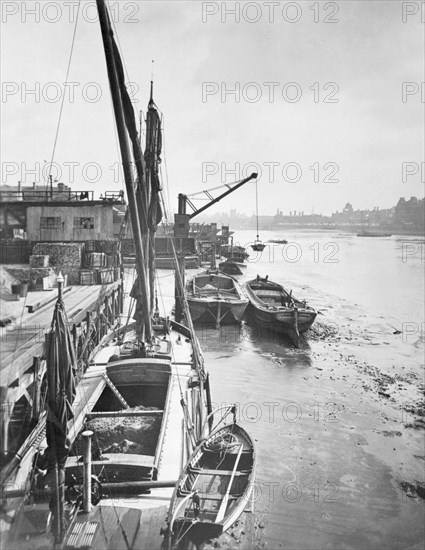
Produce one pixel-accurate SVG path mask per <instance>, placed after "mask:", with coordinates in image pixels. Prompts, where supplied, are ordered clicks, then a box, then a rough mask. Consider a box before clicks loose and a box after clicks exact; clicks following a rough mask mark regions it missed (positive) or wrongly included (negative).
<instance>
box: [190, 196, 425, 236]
mask: <svg viewBox="0 0 425 550" xmlns="http://www.w3.org/2000/svg"><path fill="white" fill-rule="evenodd" d="M424 206H425V199H417V198H416V197H411V198H410V199H409V200H408V201H406V200H405V199H404V198H400V200H399V201H398V203H397V205H396V206H393V207H392V208H387V209H380V208H379V207H378V206H376V207H374V208H373V209H372V210H370V209H366V210H354V208H353V206H352V205H351V204H350V203H349V202H348V203H347V204H346V205H345V206H344V208H343V209H342V211H341V212H334V213H333V214H332V215H331V216H323V215H321V214H305V213H304V212H303V211H295V210H294V211H290V212H289V214H284V213H283V212H282V210H280V209H279V208H278V209H277V211H276V214H275V215H274V216H259V225H260V228H261V229H264V230H273V229H279V228H288V229H291V228H293V229H302V228H305V229H346V230H347V231H356V230H358V229H365V228H368V227H370V228H376V229H382V230H385V231H391V232H394V233H397V232H399V233H411V234H423V233H424V232H425V226H424V224H425V212H424ZM201 219H202V220H203V221H205V222H207V221H209V220H212V219H214V220H215V221H216V222H217V223H224V224H230V228H231V229H254V228H255V227H256V218H255V216H254V214H253V215H251V216H247V215H246V214H241V213H238V212H237V211H236V210H235V209H232V210H231V211H230V215H229V214H227V213H222V214H210V215H209V216H203V217H202V218H201Z"/></svg>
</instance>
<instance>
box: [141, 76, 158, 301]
mask: <svg viewBox="0 0 425 550" xmlns="http://www.w3.org/2000/svg"><path fill="white" fill-rule="evenodd" d="M161 149H162V134H161V120H160V117H159V113H158V110H157V108H156V105H155V102H154V100H153V81H152V80H151V93H150V99H149V104H148V112H147V115H146V149H145V163H146V182H147V187H148V189H150V202H149V208H148V226H149V282H150V307H151V311H153V308H154V296H155V232H156V228H157V227H158V225H159V223H160V221H161V219H162V208H161V203H160V200H159V193H160V191H161V185H160V182H159V164H160V162H161Z"/></svg>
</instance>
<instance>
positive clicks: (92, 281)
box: [80, 269, 97, 285]
mask: <svg viewBox="0 0 425 550" xmlns="http://www.w3.org/2000/svg"><path fill="white" fill-rule="evenodd" d="M96 284H97V273H96V271H95V270H94V269H82V270H81V271H80V285H96Z"/></svg>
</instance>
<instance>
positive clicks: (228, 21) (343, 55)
mask: <svg viewBox="0 0 425 550" xmlns="http://www.w3.org/2000/svg"><path fill="white" fill-rule="evenodd" d="M109 4H110V6H111V9H112V16H113V19H114V20H115V27H116V31H117V35H118V39H119V43H120V47H121V51H122V54H123V56H124V63H125V66H126V69H127V73H128V79H129V81H131V82H133V83H134V84H133V85H132V88H131V91H132V96H133V98H134V100H135V102H134V106H135V108H136V111H139V110H140V109H142V110H143V111H145V110H146V105H147V101H148V99H149V81H150V78H151V60H152V59H154V60H155V64H154V81H155V93H154V95H155V100H156V103H157V104H158V106H159V108H160V110H161V111H162V112H163V114H164V121H165V130H164V133H165V135H164V138H165V160H166V164H167V168H168V170H167V172H168V185H169V196H170V199H171V207H172V209H176V208H177V194H178V193H179V192H183V193H193V192H195V191H200V190H203V189H208V188H210V187H214V186H217V185H220V184H221V183H222V182H232V181H234V180H236V179H240V178H242V177H244V176H245V174H246V172H248V173H251V172H252V171H255V168H256V165H257V169H259V173H260V178H259V183H258V185H259V192H260V197H261V198H260V205H259V210H260V213H261V214H274V213H275V212H276V210H277V209H280V210H282V211H283V212H284V213H288V212H289V211H290V210H297V211H305V212H306V213H310V212H312V211H314V212H315V213H323V214H328V213H331V212H332V211H335V210H341V208H342V207H343V206H344V204H345V203H346V202H347V201H350V202H351V203H352V204H353V206H354V208H373V207H374V206H380V207H382V208H385V207H390V206H392V205H394V204H395V203H396V201H397V200H398V198H399V197H400V196H405V197H406V198H410V197H411V196H412V195H416V196H418V197H422V196H423V194H424V190H423V188H424V183H423V174H422V177H421V173H420V167H421V163H422V162H423V161H424V158H423V157H424V153H423V150H424V103H423V101H424V96H423V94H424V93H425V91H424V90H423V89H422V100H421V82H423V81H424V80H425V78H424V23H423V21H421V13H420V12H419V10H420V2H418V3H415V2H404V3H403V2H399V1H387V2H385V1H382V2H380V1H367V2H366V1H365V2H362V1H354V2H345V1H344V2H316V3H315V2H313V1H308V2H304V1H302V2H290V3H288V2H266V3H262V2H248V3H246V2H227V3H226V6H227V10H228V11H229V12H228V13H226V11H225V8H224V7H223V5H224V4H223V3H222V2H218V3H217V2H198V1H191V2H176V1H172V2H161V1H143V2H127V1H120V2H117V1H115V2H113V1H111V2H109ZM77 5H78V2H77V0H75V1H70V2H53V1H52V2H48V1H41V2H20V1H19V2H14V1H10V2H8V1H2V38H1V46H2V59H1V61H2V81H3V84H2V103H1V108H2V123H1V130H2V148H1V153H2V171H3V174H2V183H7V184H16V183H17V181H18V180H21V181H23V182H24V183H26V184H29V185H30V184H31V183H32V182H33V181H37V183H42V182H43V174H42V173H41V168H43V164H44V162H45V161H47V162H50V159H51V156H52V150H53V144H54V141H55V134H56V128H57V125H58V119H59V111H60V101H59V99H60V94H62V93H65V98H66V99H65V103H64V109H63V115H62V120H61V124H60V129H59V134H58V141H57V147H56V153H55V158H54V160H55V162H56V163H58V165H60V167H61V177H60V180H61V181H63V182H64V183H66V184H71V185H72V187H73V188H75V189H79V190H83V189H88V190H91V189H93V190H94V191H95V192H96V194H100V193H102V192H103V191H104V190H106V189H108V190H114V189H117V190H119V189H121V188H122V187H123V185H122V182H121V180H120V179H119V178H117V175H116V166H117V163H118V162H119V155H118V150H117V144H116V138H115V129H114V122H113V116H112V107H111V100H110V95H109V88H108V84H107V76H106V67H105V61H104V55H103V49H102V40H101V34H100V29H99V25H98V23H97V22H96V21H94V20H95V18H96V13H95V4H94V2H93V1H90V2H86V1H85V0H82V3H81V7H80V16H79V20H78V26H77V31H76V40H75V46H74V52H73V56H72V63H71V70H70V75H69V81H70V82H72V83H74V84H72V85H71V86H68V87H67V88H64V82H65V76H66V70H67V63H68V58H69V54H70V49H71V43H72V36H73V32H74V27H75V18H76V17H75V16H76V12H77ZM232 8H233V10H236V15H235V13H233V14H232V13H230V11H231V9H232ZM417 9H418V13H415V11H416V10H417ZM403 10H404V11H403ZM423 17H424V15H423V14H422V19H423ZM236 18H237V19H238V21H235V19H236ZM325 19H326V22H325ZM403 82H405V83H410V84H405V85H404V88H405V97H404V101H403V95H402V94H403ZM232 89H233V90H236V94H235V93H233V94H232V93H231V90H232ZM31 90H33V91H34V90H35V91H36V94H34V93H31V92H30V91H31ZM65 163H67V164H65ZM403 163H409V164H407V165H406V164H405V165H404V166H405V170H407V172H408V173H407V174H406V175H405V177H404V178H403V173H402V170H403ZM72 165H73V166H74V170H72V169H71V166H72ZM97 167H100V169H101V170H100V169H99V168H97ZM417 168H418V169H419V170H418V171H417V173H414V172H415V171H416V169H417ZM34 169H35V170H36V174H35V175H33V174H31V173H29V172H27V173H25V170H27V171H31V170H34ZM73 171H74V173H72V172H73ZM235 171H236V173H235ZM163 172H164V175H165V165H164V164H163ZM409 172H410V173H409ZM44 174H46V171H44ZM53 174H54V175H56V172H55V170H54V171H53ZM403 179H404V180H405V181H403ZM96 180H98V181H96ZM164 183H166V182H164ZM254 201H255V185H254V184H253V183H252V182H250V183H248V184H247V185H246V186H245V187H244V188H243V189H242V190H240V191H236V192H235V194H234V195H231V196H230V197H229V198H227V199H224V200H223V201H222V202H221V203H220V204H219V205H218V206H217V210H219V211H228V210H230V208H237V209H238V210H239V211H241V212H246V213H247V214H251V213H252V212H253V211H254V209H255V203H254Z"/></svg>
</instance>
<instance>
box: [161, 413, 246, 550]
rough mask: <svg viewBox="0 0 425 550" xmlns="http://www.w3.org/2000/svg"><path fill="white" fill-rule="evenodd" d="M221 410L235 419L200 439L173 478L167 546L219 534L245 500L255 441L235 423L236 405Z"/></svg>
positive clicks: (223, 530)
mask: <svg viewBox="0 0 425 550" xmlns="http://www.w3.org/2000/svg"><path fill="white" fill-rule="evenodd" d="M226 410H227V413H226V414H225V416H224V417H223V418H222V419H221V421H220V424H221V423H222V421H223V419H224V418H225V417H226V416H227V414H229V413H233V416H234V422H233V423H232V424H227V425H225V426H224V427H221V428H218V427H217V428H216V429H215V430H213V431H212V432H211V433H210V434H209V435H208V436H207V437H206V438H205V439H204V440H203V441H202V442H201V444H200V445H199V446H198V447H197V448H196V449H195V450H194V452H193V454H192V455H191V457H190V458H189V460H188V463H187V465H186V467H185V469H184V470H183V472H182V474H181V476H180V478H179V480H178V482H177V485H176V488H175V490H174V494H173V497H172V499H171V503H170V508H169V511H168V518H167V520H168V521H167V523H168V527H167V529H166V530H165V535H166V538H165V541H166V542H168V548H169V549H171V548H175V547H177V546H178V545H181V544H182V543H184V542H188V541H190V542H192V543H194V544H196V545H199V544H201V543H202V542H204V541H205V540H207V539H211V538H215V537H218V536H220V535H221V534H222V533H224V532H225V531H226V530H227V529H228V528H229V527H231V525H232V524H233V523H234V522H235V521H236V520H237V519H238V517H239V516H240V515H241V513H242V512H243V510H244V509H245V507H246V506H247V504H248V502H249V499H250V497H251V493H252V490H253V486H254V475H255V458H256V457H255V450H254V443H253V441H252V439H251V437H250V436H249V435H248V433H247V432H246V431H245V430H244V429H243V428H242V427H241V426H239V425H238V424H237V423H236V407H235V406H233V407H227V408H226ZM215 412H217V411H215ZM166 547H167V546H166ZM181 547H185V546H181Z"/></svg>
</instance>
